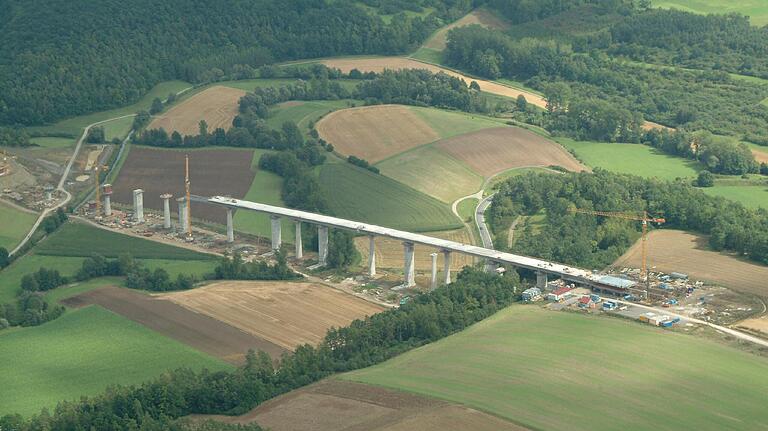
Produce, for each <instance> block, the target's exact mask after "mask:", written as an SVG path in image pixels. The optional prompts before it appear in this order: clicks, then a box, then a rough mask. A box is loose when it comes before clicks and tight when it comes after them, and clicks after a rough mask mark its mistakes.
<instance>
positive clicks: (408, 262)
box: [403, 242, 416, 287]
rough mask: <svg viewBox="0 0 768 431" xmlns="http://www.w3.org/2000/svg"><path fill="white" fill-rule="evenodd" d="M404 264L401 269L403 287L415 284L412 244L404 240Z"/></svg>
mask: <svg viewBox="0 0 768 431" xmlns="http://www.w3.org/2000/svg"><path fill="white" fill-rule="evenodd" d="M403 248H404V251H405V266H404V269H403V272H404V275H405V282H404V283H403V286H404V287H413V286H415V285H416V265H415V263H416V262H415V259H414V246H413V243H412V242H404V243H403Z"/></svg>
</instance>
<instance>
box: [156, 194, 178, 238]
mask: <svg viewBox="0 0 768 431" xmlns="http://www.w3.org/2000/svg"><path fill="white" fill-rule="evenodd" d="M171 197H172V195H169V194H168V193H165V194H162V195H160V199H162V200H163V227H164V228H165V229H170V228H171ZM179 223H181V219H179Z"/></svg>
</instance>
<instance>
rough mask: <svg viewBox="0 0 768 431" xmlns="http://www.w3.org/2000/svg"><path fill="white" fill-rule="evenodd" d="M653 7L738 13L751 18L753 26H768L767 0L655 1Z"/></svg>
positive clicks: (696, 11)
mask: <svg viewBox="0 0 768 431" xmlns="http://www.w3.org/2000/svg"><path fill="white" fill-rule="evenodd" d="M653 6H654V7H660V8H675V9H679V10H684V11H687V12H694V13H700V14H709V13H717V14H725V13H738V14H741V15H747V16H749V17H750V22H751V23H752V25H756V26H763V25H766V24H768V2H766V1H765V0H738V1H732V0H671V1H670V0H654V1H653Z"/></svg>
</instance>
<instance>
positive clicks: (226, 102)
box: [147, 85, 246, 136]
mask: <svg viewBox="0 0 768 431" xmlns="http://www.w3.org/2000/svg"><path fill="white" fill-rule="evenodd" d="M245 94H246V92H245V91H243V90H238V89H235V88H230V87H224V86H221V85H215V86H213V87H211V88H208V89H206V90H204V91H201V92H200V93H197V94H195V95H194V96H192V97H190V98H189V99H187V100H185V101H183V102H181V103H179V104H178V105H176V106H174V107H173V108H171V109H169V110H168V111H167V112H165V113H163V114H160V115H158V116H157V117H155V119H154V120H152V122H151V123H149V126H147V129H165V130H166V131H167V132H168V134H169V135H170V134H171V132H174V131H175V132H179V133H180V134H181V135H182V136H184V135H197V134H198V133H199V132H200V121H203V120H204V121H205V122H206V123H207V124H208V132H209V133H210V132H213V131H214V130H216V129H217V128H219V127H220V128H222V129H224V130H229V129H230V128H231V127H232V120H233V119H234V118H235V116H236V115H237V113H238V101H239V100H240V98H241V97H243V96H245Z"/></svg>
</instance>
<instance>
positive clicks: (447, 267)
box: [443, 250, 451, 284]
mask: <svg viewBox="0 0 768 431" xmlns="http://www.w3.org/2000/svg"><path fill="white" fill-rule="evenodd" d="M443 272H444V273H445V281H444V283H445V284H451V251H450V250H443Z"/></svg>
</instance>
